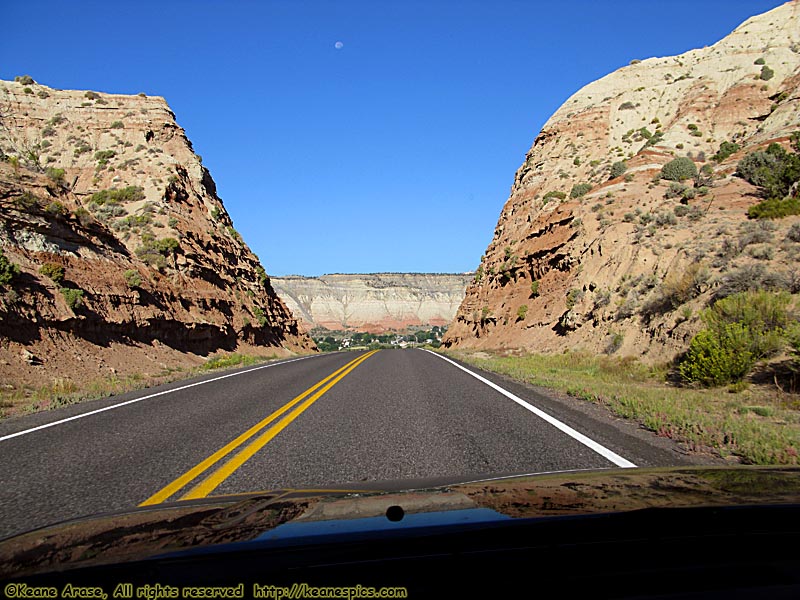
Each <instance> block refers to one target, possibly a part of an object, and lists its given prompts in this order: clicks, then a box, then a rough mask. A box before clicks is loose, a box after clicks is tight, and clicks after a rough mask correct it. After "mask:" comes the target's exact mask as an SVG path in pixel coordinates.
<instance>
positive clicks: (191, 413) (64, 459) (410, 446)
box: [0, 349, 682, 537]
mask: <svg viewBox="0 0 800 600" xmlns="http://www.w3.org/2000/svg"><path fill="white" fill-rule="evenodd" d="M613 421H614V419H611V418H605V419H603V418H597V417H596V416H592V415H590V414H588V413H587V412H586V411H583V410H578V409H576V408H575V407H574V406H569V403H565V402H562V401H560V400H558V399H555V398H551V397H548V396H543V395H541V394H539V393H537V392H535V391H533V390H532V389H531V388H530V387H527V386H523V385H520V384H516V383H514V382H511V381H509V380H507V379H505V378H503V377H500V376H497V375H492V374H489V373H486V372H483V371H479V370H477V369H475V368H473V367H466V366H464V365H462V364H459V363H456V362H455V361H452V360H451V359H449V358H447V357H443V356H441V355H438V354H435V353H433V352H429V351H426V350H421V349H407V350H399V349H397V350H381V351H374V352H337V353H331V354H321V355H314V356H308V357H301V358H294V359H287V360H283V361H279V362H274V363H268V364H263V365H259V366H255V367H246V368H241V369H237V370H232V371H227V372H224V373H214V374H208V375H204V376H202V377H198V378H195V379H191V380H188V381H186V380H185V381H180V382H173V383H171V384H167V385H162V386H159V387H156V388H151V389H148V390H141V391H138V392H135V393H129V394H125V395H122V396H116V397H112V398H105V399H103V400H97V401H92V402H84V403H81V404H76V405H72V406H69V407H66V408H64V409H60V410H55V411H49V412H46V413H39V414H34V415H28V416H25V417H20V418H15V419H10V420H7V421H4V422H0V457H2V459H1V460H0V537H5V536H8V535H12V534H17V533H21V532H23V531H27V530H30V529H33V528H36V527H41V526H44V525H49V524H52V523H55V522H58V521H62V520H65V519H70V518H75V517H79V516H84V515H89V514H97V513H102V512H108V511H112V510H122V509H128V508H133V507H135V506H137V505H141V504H158V503H162V502H174V501H178V500H183V499H192V498H204V497H208V496H214V495H221V494H235V493H243V492H253V491H265V490H275V489H297V488H331V489H359V488H362V489H366V488H369V489H386V490H397V489H405V488H408V487H423V486H430V485H437V484H444V483H454V482H455V481H470V480H475V479H482V478H486V477H498V476H505V475H511V474H523V473H541V472H551V471H564V470H580V469H610V468H629V467H634V466H662V465H663V466H669V465H678V464H682V459H681V457H680V455H679V454H677V453H676V452H674V451H671V450H670V449H668V448H665V447H663V446H659V445H658V444H657V443H655V440H656V438H655V436H652V441H651V440H649V439H648V436H649V434H647V435H634V434H633V433H632V431H633V428H632V426H630V425H628V428H629V431H628V432H626V431H625V429H624V428H620V427H619V426H617V425H615V423H614V422H613ZM409 479H415V480H420V481H415V482H412V483H413V485H412V484H411V483H409V482H408V481H407V480H409Z"/></svg>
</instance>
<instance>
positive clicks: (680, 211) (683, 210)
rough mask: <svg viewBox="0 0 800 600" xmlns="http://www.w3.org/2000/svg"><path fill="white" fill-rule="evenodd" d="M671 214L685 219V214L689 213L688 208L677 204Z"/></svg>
mask: <svg viewBox="0 0 800 600" xmlns="http://www.w3.org/2000/svg"><path fill="white" fill-rule="evenodd" d="M672 212H674V213H675V216H676V217H685V216H686V214H687V213H688V212H689V207H688V206H686V205H685V204H678V205H676V206H675V208H673V209H672Z"/></svg>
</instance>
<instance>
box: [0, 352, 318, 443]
mask: <svg viewBox="0 0 800 600" xmlns="http://www.w3.org/2000/svg"><path fill="white" fill-rule="evenodd" d="M316 356H322V354H317V355H311V356H301V357H300V358H293V359H291V360H284V361H282V362H278V363H270V364H268V365H261V366H260V367H253V368H252V369H247V370H246V371H237V372H236V373H228V374H227V375H221V376H219V377H214V378H213V379H205V380H203V381H196V382H194V383H190V384H188V385H182V386H180V387H176V388H173V389H171V390H164V391H163V392H157V393H155V394H150V395H148V396H142V397H141V398H134V399H133V400H127V401H125V402H120V403H119V404H113V405H111V406H106V407H104V408H98V409H97V410H92V411H89V412H87V413H81V414H79V415H74V416H72V417H67V418H66V419H61V420H59V421H53V422H52V423H45V424H44V425H39V426H38V427H32V428H30V429H23V430H22V431H18V432H17V433H10V434H8V435H4V436H3V437H0V442H4V441H5V440H10V439H11V438H15V437H18V436H21V435H26V434H28V433H33V432H34V431H39V430H40V429H47V428H48V427H54V426H55V425H61V424H62V423H67V422H68V421H74V420H76V419H82V418H83V417H88V416H90V415H96V414H97V413H101V412H105V411H107V410H112V409H114V408H119V407H120V406H126V405H128V404H133V403H134V402H141V401H142V400H149V399H150V398H155V397H157V396H163V395H165V394H171V393H173V392H180V391H181V390H186V389H189V388H193V387H195V386H198V385H205V384H206V383H211V382H213V381H219V380H220V379H227V378H228V377H236V376H238V375H245V374H246V373H252V372H253V371H258V370H260V369H268V368H270V367H277V366H279V365H286V364H289V363H292V362H297V361H298V360H305V359H307V358H315V357H316Z"/></svg>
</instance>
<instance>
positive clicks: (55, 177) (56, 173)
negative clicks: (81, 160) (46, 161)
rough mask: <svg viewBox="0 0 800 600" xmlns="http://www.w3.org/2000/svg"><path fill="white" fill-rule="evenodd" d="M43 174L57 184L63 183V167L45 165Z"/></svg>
mask: <svg viewBox="0 0 800 600" xmlns="http://www.w3.org/2000/svg"><path fill="white" fill-rule="evenodd" d="M45 175H47V177H48V178H49V179H50V180H51V181H53V182H55V183H57V184H58V185H62V186H63V185H64V169H54V168H53V167H47V170H46V171H45Z"/></svg>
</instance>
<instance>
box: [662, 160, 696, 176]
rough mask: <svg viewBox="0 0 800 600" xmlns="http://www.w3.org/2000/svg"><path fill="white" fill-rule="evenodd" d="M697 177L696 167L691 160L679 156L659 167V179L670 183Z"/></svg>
mask: <svg viewBox="0 0 800 600" xmlns="http://www.w3.org/2000/svg"><path fill="white" fill-rule="evenodd" d="M696 176H697V166H696V165H695V164H694V161H693V160H692V159H691V158H687V157H686V156H680V157H678V158H675V159H672V160H671V161H669V162H668V163H667V164H665V165H664V166H663V167H661V178H662V179H669V180H670V181H684V180H685V179H691V178H692V177H696Z"/></svg>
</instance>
